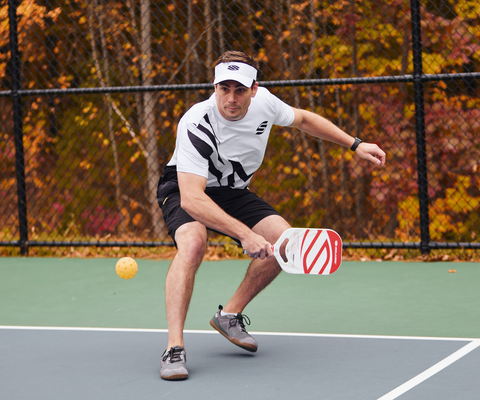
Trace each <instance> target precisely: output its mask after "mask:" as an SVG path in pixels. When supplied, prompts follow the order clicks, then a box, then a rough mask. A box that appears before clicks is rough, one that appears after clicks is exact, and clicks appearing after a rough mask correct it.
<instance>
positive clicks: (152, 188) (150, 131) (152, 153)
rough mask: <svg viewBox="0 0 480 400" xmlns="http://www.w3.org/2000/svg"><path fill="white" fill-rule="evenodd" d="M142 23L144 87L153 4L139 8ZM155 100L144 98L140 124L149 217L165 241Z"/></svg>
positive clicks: (149, 74) (146, 2)
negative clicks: (161, 208) (158, 199)
mask: <svg viewBox="0 0 480 400" xmlns="http://www.w3.org/2000/svg"><path fill="white" fill-rule="evenodd" d="M140 23H141V38H142V39H141V43H140V48H141V55H142V56H141V58H140V69H141V73H142V86H150V85H152V46H151V39H152V35H151V31H152V25H151V21H150V0H142V2H141V5H140ZM153 113H154V96H153V94H152V92H145V93H144V94H143V116H142V124H141V127H142V128H141V132H142V137H144V138H145V148H146V150H147V158H146V166H147V199H148V200H149V203H150V216H151V223H152V228H153V234H154V236H155V238H160V239H163V238H165V236H166V235H165V231H164V229H163V228H164V223H163V221H162V218H161V213H160V208H159V206H158V203H157V183H158V179H159V177H160V163H159V159H158V144H157V136H156V133H155V131H156V126H155V118H154V114H153Z"/></svg>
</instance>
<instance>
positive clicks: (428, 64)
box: [422, 53, 448, 74]
mask: <svg viewBox="0 0 480 400" xmlns="http://www.w3.org/2000/svg"><path fill="white" fill-rule="evenodd" d="M422 57H423V72H424V73H425V74H438V73H440V72H442V69H443V68H444V67H445V66H447V65H448V62H447V60H446V59H445V57H443V56H442V55H441V54H429V53H423V54H422Z"/></svg>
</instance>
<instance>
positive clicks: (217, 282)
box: [0, 258, 480, 400]
mask: <svg viewBox="0 0 480 400" xmlns="http://www.w3.org/2000/svg"><path fill="white" fill-rule="evenodd" d="M115 262H116V260H115V259H70V258H65V259H58V258H0V273H1V277H2V278H1V280H0V304H1V307H0V388H1V389H0V390H1V393H2V396H1V397H2V398H5V399H52V400H53V399H86V398H88V399H131V398H138V399H159V398H181V399H187V398H196V399H216V398H218V399H220V398H222V399H223V398H229V399H243V398H251V399H265V398H267V399H268V398H275V399H292V398H297V399H341V400H347V399H348V400H349V399H352V400H363V399H365V400H367V399H368V400H377V399H382V400H387V399H397V398H398V399H402V400H404V399H408V400H425V399H435V400H439V399H440V400H441V399H448V400H450V399H455V400H466V399H468V400H473V399H478V398H479V395H478V394H479V393H480V380H479V379H478V377H479V376H480V308H479V303H480V301H479V300H480V291H479V289H478V286H479V282H480V265H479V264H478V263H442V262H439V263H416V262H412V263H399V262H390V263H389V262H382V263H377V262H365V263H356V262H344V263H343V264H342V266H341V267H340V269H339V270H338V271H337V272H336V273H335V274H333V275H331V276H320V277H311V276H300V275H298V276H297V275H287V274H285V273H282V274H281V275H280V276H279V278H277V280H276V281H275V282H274V283H273V284H272V285H271V286H270V287H269V288H267V289H266V290H265V291H264V292H262V293H261V294H260V295H259V296H258V297H257V299H255V300H254V302H252V304H251V305H249V306H248V308H247V309H246V310H245V314H246V315H248V316H249V317H250V319H251V321H252V324H251V326H249V327H247V328H248V330H249V331H250V332H251V333H252V334H253V336H255V337H256V339H257V340H258V342H259V350H258V352H257V353H254V354H252V353H248V352H245V351H243V350H242V349H240V348H238V347H236V346H233V345H232V344H230V343H229V342H228V341H227V340H225V339H224V338H223V337H222V336H221V335H219V334H218V333H216V332H214V331H213V330H212V329H211V328H210V326H209V320H210V318H211V317H212V316H213V314H214V313H215V311H216V310H217V309H218V305H219V304H225V303H226V301H227V300H228V298H229V297H230V295H231V293H233V290H235V288H236V286H237V285H238V283H239V282H240V280H241V279H242V277H243V275H244V273H245V270H246V268H247V265H248V262H247V261H242V260H234V261H233V260H231V261H219V262H204V263H203V264H202V266H201V268H200V270H199V272H198V274H197V281H196V285H195V291H194V295H193V299H192V303H191V307H190V311H189V315H188V317H187V322H186V329H187V333H186V335H185V340H186V350H187V366H188V369H189V373H190V377H189V379H188V380H186V381H182V382H167V381H163V380H161V379H160V377H159V369H160V356H161V354H162V352H163V350H164V349H165V346H166V340H167V333H166V330H165V329H166V318H165V308H164V298H163V296H164V289H163V288H164V280H165V275H166V272H167V269H168V265H169V261H151V260H137V262H138V265H139V271H138V273H137V275H136V276H135V277H134V278H133V279H131V280H122V279H120V278H119V277H118V276H117V275H116V274H115ZM452 269H455V270H456V271H457V272H456V273H451V272H449V270H452Z"/></svg>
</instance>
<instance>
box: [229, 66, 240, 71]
mask: <svg viewBox="0 0 480 400" xmlns="http://www.w3.org/2000/svg"><path fill="white" fill-rule="evenodd" d="M227 69H229V70H230V71H238V70H239V69H240V67H239V66H238V65H229V66H228V67H227Z"/></svg>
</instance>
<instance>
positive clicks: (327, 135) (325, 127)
mask: <svg viewBox="0 0 480 400" xmlns="http://www.w3.org/2000/svg"><path fill="white" fill-rule="evenodd" d="M296 116H297V118H296V120H295V121H294V124H293V125H292V126H295V127H297V128H299V129H300V130H302V131H304V132H306V133H308V134H310V135H312V136H314V137H317V138H319V139H322V140H328V141H330V142H333V143H337V144H339V145H341V146H344V147H347V148H350V147H351V146H352V144H353V143H354V141H355V138H354V137H353V136H351V135H349V134H348V133H346V132H344V131H343V130H342V129H340V128H339V127H337V126H336V125H335V124H333V123H332V122H330V121H329V120H327V119H326V118H323V117H322V116H320V115H318V114H314V113H312V112H309V111H305V110H298V109H296Z"/></svg>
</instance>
